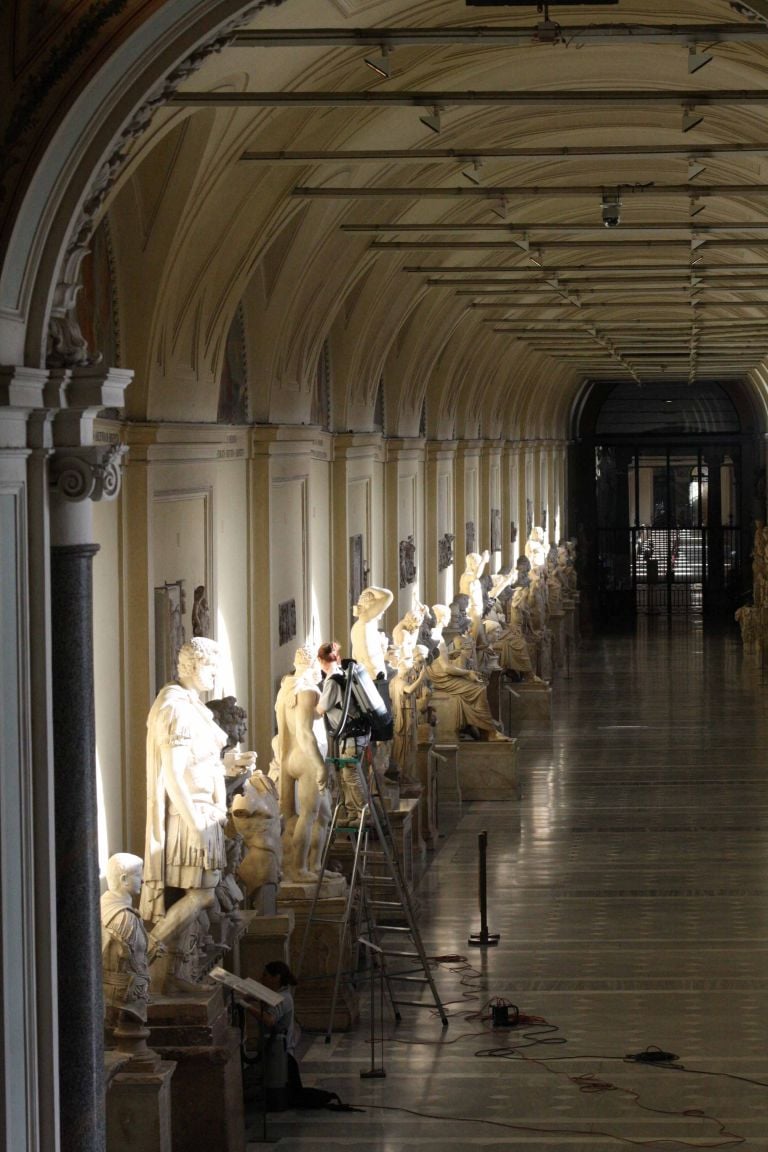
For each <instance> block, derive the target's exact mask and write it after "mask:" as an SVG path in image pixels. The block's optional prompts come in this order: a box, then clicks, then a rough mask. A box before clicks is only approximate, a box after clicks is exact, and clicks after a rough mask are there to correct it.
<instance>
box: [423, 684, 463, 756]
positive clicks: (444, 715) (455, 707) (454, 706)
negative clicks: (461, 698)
mask: <svg viewBox="0 0 768 1152" xmlns="http://www.w3.org/2000/svg"><path fill="white" fill-rule="evenodd" d="M429 702H430V705H431V707H432V709H433V710H434V713H435V744H455V743H456V733H457V731H458V728H459V724H460V723H461V705H460V704H459V702H458V700H457V699H456V697H455V696H451V695H450V693H448V692H438V691H435V692H433V693H432V695H431V697H430V700H429Z"/></svg>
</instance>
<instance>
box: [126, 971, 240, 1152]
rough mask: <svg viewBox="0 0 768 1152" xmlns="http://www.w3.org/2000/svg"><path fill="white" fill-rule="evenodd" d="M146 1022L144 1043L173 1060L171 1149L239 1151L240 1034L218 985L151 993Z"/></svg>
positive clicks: (176, 1150) (197, 1151) (186, 1151)
mask: <svg viewBox="0 0 768 1152" xmlns="http://www.w3.org/2000/svg"><path fill="white" fill-rule="evenodd" d="M147 1024H148V1027H149V1029H150V1037H149V1045H150V1047H151V1048H152V1049H154V1051H155V1052H157V1053H158V1055H159V1056H160V1057H161V1058H162V1059H163V1060H174V1061H175V1062H176V1071H175V1073H174V1075H173V1079H172V1080H171V1148H172V1150H173V1152H200V1149H201V1148H210V1149H214V1148H215V1149H217V1150H218V1152H245V1123H244V1116H243V1078H242V1073H241V1069H240V1034H239V1032H238V1031H237V1029H236V1028H231V1027H230V1024H229V1018H228V1013H227V1008H226V1004H225V997H224V991H223V989H222V988H221V987H216V988H203V987H201V989H200V994H199V995H188V996H158V997H156V998H153V1000H152V1002H151V1003H150V1005H149V1009H148V1019H147ZM142 1152H143V1149H142Z"/></svg>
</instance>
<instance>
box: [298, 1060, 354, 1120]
mask: <svg viewBox="0 0 768 1152" xmlns="http://www.w3.org/2000/svg"><path fill="white" fill-rule="evenodd" d="M286 1061H287V1064H288V1100H289V1105H288V1106H289V1107H290V1108H330V1109H332V1110H334V1111H337V1112H358V1111H360V1109H358V1108H351V1107H350V1106H349V1104H344V1103H343V1102H342V1100H341V1097H340V1096H339V1095H338V1094H337V1093H336V1092H328V1091H326V1089H325V1088H305V1087H304V1085H303V1084H302V1082H301V1073H300V1072H299V1065H298V1064H297V1063H296V1058H295V1057H294V1056H291V1054H290V1053H288V1055H287V1056H286Z"/></svg>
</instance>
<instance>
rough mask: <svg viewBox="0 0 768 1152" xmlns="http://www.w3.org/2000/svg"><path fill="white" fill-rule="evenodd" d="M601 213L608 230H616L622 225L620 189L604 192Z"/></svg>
mask: <svg viewBox="0 0 768 1152" xmlns="http://www.w3.org/2000/svg"><path fill="white" fill-rule="evenodd" d="M601 211H602V216H603V224H604V225H605V227H606V228H616V227H617V226H618V225H619V224H620V223H621V193H620V192H619V190H618V188H616V189H615V190H614V191H612V192H606V191H604V192H603V201H602V205H601Z"/></svg>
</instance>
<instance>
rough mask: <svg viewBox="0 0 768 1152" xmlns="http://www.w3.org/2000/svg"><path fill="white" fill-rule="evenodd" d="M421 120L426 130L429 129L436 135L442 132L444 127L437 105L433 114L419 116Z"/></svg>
mask: <svg viewBox="0 0 768 1152" xmlns="http://www.w3.org/2000/svg"><path fill="white" fill-rule="evenodd" d="M419 120H421V122H422V124H423V125H424V127H425V128H429V130H430V132H434V133H435V134H436V135H437V134H438V133H439V132H440V129H441V127H442V125H441V123H440V109H439V108H438V107H437V105H435V107H434V108H433V109H432V111H431V112H427V113H425V115H424V116H419Z"/></svg>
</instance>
